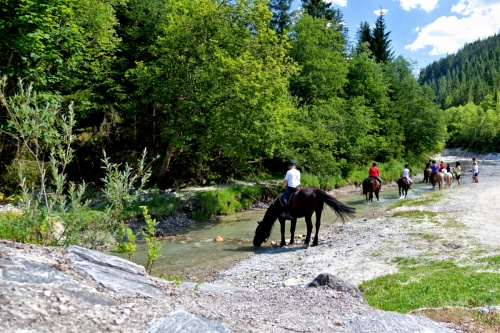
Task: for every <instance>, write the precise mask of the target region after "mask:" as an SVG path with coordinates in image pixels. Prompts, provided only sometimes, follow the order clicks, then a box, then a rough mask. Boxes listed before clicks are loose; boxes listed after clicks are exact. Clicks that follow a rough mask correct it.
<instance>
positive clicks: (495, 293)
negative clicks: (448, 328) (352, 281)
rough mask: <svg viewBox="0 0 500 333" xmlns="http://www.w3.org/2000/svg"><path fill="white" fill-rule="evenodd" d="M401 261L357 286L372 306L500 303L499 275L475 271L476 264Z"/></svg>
mask: <svg viewBox="0 0 500 333" xmlns="http://www.w3.org/2000/svg"><path fill="white" fill-rule="evenodd" d="M492 260H493V261H494V262H496V260H498V259H497V258H494V259H492ZM400 263H401V264H402V265H403V266H402V267H401V272H400V273H397V274H391V275H385V276H381V277H378V278H376V279H374V280H370V281H366V282H364V283H363V284H361V285H360V290H361V291H362V292H363V295H364V297H365V299H366V300H367V301H368V303H369V304H370V305H371V306H374V307H376V308H379V309H382V310H386V311H396V312H400V313H407V312H408V311H411V310H414V309H419V308H423V307H444V306H464V307H470V306H482V305H497V304H500V274H497V273H486V272H478V271H477V269H476V267H472V266H466V267H459V266H457V265H455V264H454V263H453V262H450V261H434V262H430V263H427V264H425V265H416V264H413V262H412V261H405V260H404V259H400Z"/></svg>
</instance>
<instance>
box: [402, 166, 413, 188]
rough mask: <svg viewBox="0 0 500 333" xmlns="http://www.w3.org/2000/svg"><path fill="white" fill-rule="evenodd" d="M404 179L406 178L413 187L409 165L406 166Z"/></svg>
mask: <svg viewBox="0 0 500 333" xmlns="http://www.w3.org/2000/svg"><path fill="white" fill-rule="evenodd" d="M403 177H405V178H406V179H407V180H408V182H409V183H410V187H411V183H413V181H412V180H411V178H410V167H409V166H408V164H405V168H404V169H403Z"/></svg>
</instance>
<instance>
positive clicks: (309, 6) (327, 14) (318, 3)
mask: <svg viewBox="0 0 500 333" xmlns="http://www.w3.org/2000/svg"><path fill="white" fill-rule="evenodd" d="M331 5H332V4H331V3H327V2H325V1H323V0H302V8H304V9H305V11H306V12H307V14H309V16H312V17H314V18H324V19H326V20H329V21H334V20H335V19H336V18H338V17H337V16H338V14H339V11H338V10H335V9H333V8H331Z"/></svg>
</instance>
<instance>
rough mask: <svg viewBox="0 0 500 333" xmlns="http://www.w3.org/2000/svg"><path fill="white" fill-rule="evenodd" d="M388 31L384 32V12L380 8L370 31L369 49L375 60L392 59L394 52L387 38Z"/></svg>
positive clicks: (385, 60)
mask: <svg viewBox="0 0 500 333" xmlns="http://www.w3.org/2000/svg"><path fill="white" fill-rule="evenodd" d="M389 35H390V32H386V26H385V19H384V12H383V10H382V8H381V9H380V11H379V16H378V18H377V21H376V22H375V28H374V29H373V32H372V43H371V44H370V45H371V50H372V52H373V55H374V57H375V59H377V62H387V61H389V60H392V59H393V57H394V55H393V54H394V52H393V51H392V50H391V47H390V44H391V40H390V39H389Z"/></svg>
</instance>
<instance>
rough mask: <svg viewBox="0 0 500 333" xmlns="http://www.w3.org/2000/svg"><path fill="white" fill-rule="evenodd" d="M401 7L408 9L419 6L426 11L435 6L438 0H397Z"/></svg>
mask: <svg viewBox="0 0 500 333" xmlns="http://www.w3.org/2000/svg"><path fill="white" fill-rule="evenodd" d="M399 3H400V4H401V7H402V8H403V9H404V10H406V11H410V10H412V9H417V8H419V7H420V8H421V9H423V10H425V11H426V12H430V11H431V10H433V9H434V8H436V7H437V3H438V0H399Z"/></svg>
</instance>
